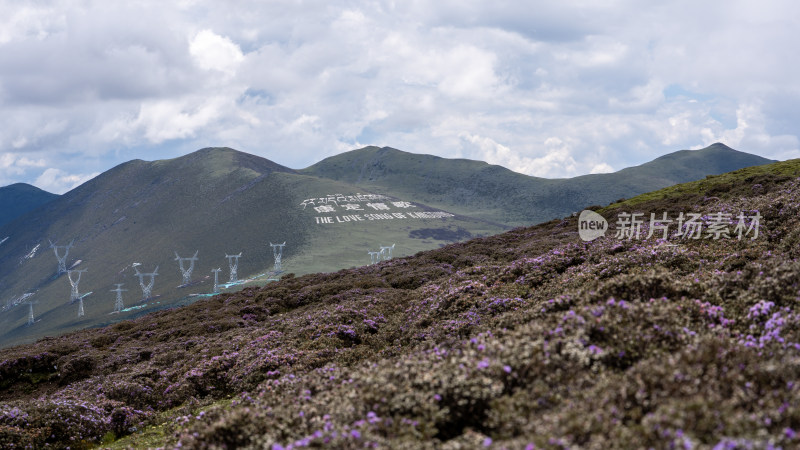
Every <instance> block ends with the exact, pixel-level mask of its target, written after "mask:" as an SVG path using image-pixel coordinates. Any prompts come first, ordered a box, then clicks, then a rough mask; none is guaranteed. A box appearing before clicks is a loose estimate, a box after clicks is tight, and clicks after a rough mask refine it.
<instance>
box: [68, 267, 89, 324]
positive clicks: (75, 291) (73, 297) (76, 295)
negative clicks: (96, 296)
mask: <svg viewBox="0 0 800 450" xmlns="http://www.w3.org/2000/svg"><path fill="white" fill-rule="evenodd" d="M87 270H88V269H81V270H68V271H67V279H69V284H70V286H72V292H71V293H70V296H69V302H70V304H71V303H74V302H75V301H76V300H79V299H80V298H81V294H80V293H79V292H78V283H80V282H81V274H83V273H84V272H86V271H87ZM73 273H77V274H78V278H77V279H75V280H73V279H72V274H73ZM80 310H81V311H82V310H83V308H81V309H80ZM78 315H79V316H82V315H83V314H81V313H80V312H79V313H78Z"/></svg>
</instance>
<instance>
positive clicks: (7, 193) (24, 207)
mask: <svg viewBox="0 0 800 450" xmlns="http://www.w3.org/2000/svg"><path fill="white" fill-rule="evenodd" d="M58 197H59V196H58V194H52V193H50V192H47V191H44V190H42V189H39V188H37V187H36V186H31V185H30V184H25V183H15V184H11V185H8V186H4V187H0V226H3V225H5V224H7V223H8V222H11V221H12V220H14V219H16V218H17V217H19V216H21V215H23V214H25V213H27V212H29V211H32V210H34V209H36V208H38V207H40V206H42V205H44V204H46V203H48V202H50V201H53V200H54V199H56V198H58ZM0 239H2V237H0Z"/></svg>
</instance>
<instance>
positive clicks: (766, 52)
mask: <svg viewBox="0 0 800 450" xmlns="http://www.w3.org/2000/svg"><path fill="white" fill-rule="evenodd" d="M797 17H800V4H797V3H796V2H790V1H783V0H776V1H774V2H768V3H764V4H758V5H757V7H756V6H754V4H753V3H752V2H746V1H744V0H734V1H732V2H721V1H711V2H704V3H702V4H698V3H696V2H689V1H688V0H667V1H665V2H659V3H652V4H646V5H644V4H641V3H635V2H630V1H629V0H618V1H614V2H601V3H591V4H587V3H586V2H583V1H580V0H575V1H564V2H550V3H546V2H542V3H540V4H536V5H535V7H531V5H530V2H521V1H512V0H498V1H497V2H493V3H489V2H483V1H479V0H442V1H437V2H422V1H407V2H392V1H389V0H385V1H383V0H380V1H374V2H373V1H369V2H368V1H359V0H347V1H339V0H332V1H325V2H323V1H321V0H311V1H309V2H295V1H290V0H285V1H271V2H259V1H248V0H244V1H241V2H232V3H231V2H227V3H220V2H212V1H210V0H192V1H182V2H179V3H164V2H155V1H153V0H141V1H138V2H126V3H119V2H101V1H98V0H86V1H83V2H80V3H79V4H76V3H74V2H72V1H68V0H50V1H47V2H37V3H36V4H35V6H32V5H31V4H30V3H14V2H5V3H2V4H0V116H2V117H3V118H4V124H3V127H2V128H0V152H2V154H3V155H5V154H7V153H13V154H14V156H13V157H12V160H11V161H12V162H11V163H9V164H8V166H7V167H5V166H3V165H2V164H3V162H4V161H6V159H3V158H7V157H5V156H3V157H2V158H0V180H12V179H15V178H16V179H17V180H19V181H28V182H32V181H33V180H35V179H36V177H37V176H39V173H38V171H36V172H35V171H34V170H33V169H34V168H42V167H58V168H60V170H63V171H64V172H65V174H66V173H83V172H89V171H92V172H93V171H96V170H106V169H108V168H110V167H111V166H113V165H115V164H118V163H120V162H123V161H125V160H128V159H132V158H145V159H146V158H147V157H149V156H151V155H158V156H163V157H172V156H177V154H178V153H180V152H187V151H190V150H192V149H197V148H201V147H206V146H208V145H230V146H234V147H238V148H240V149H241V150H244V151H249V152H252V153H256V154H259V155H262V156H264V157H267V158H270V159H273V160H275V161H276V162H279V163H282V164H285V165H288V166H290V167H305V166H308V165H310V164H312V163H314V162H316V161H317V160H319V159H320V158H322V157H324V156H329V155H331V154H334V153H336V152H339V151H342V150H349V149H352V148H356V147H358V146H362V145H366V144H377V145H389V146H393V147H397V148H401V149H404V150H408V151H413V152H420V153H432V154H437V155H440V156H445V157H455V156H465V157H471V158H476V159H477V158H480V159H486V160H488V161H489V162H492V163H496V164H501V165H504V166H506V167H509V168H510V169H512V170H517V171H520V172H524V173H530V174H535V175H539V176H549V177H564V176H573V175H579V174H584V173H589V172H592V171H601V170H608V169H610V168H611V167H615V168H622V167H627V166H631V165H635V164H640V163H643V162H646V161H648V160H651V159H653V158H655V157H657V156H660V155H662V154H664V153H666V152H670V151H674V150H678V149H681V148H697V147H699V146H704V145H707V144H710V143H713V142H716V141H723V142H725V143H727V144H728V145H731V146H733V147H734V148H737V149H740V150H743V151H749V152H754V153H758V154H761V155H764V156H768V157H772V158H786V157H797V156H800V143H799V142H798V136H800V129H798V127H799V126H798V124H800V110H798V108H797V106H796V105H797V104H800V79H798V78H797V77H796V76H794V74H796V73H797V72H798V71H799V70H800V61H799V60H798V59H797V58H795V57H794V53H795V50H794V46H793V45H791V44H792V43H793V42H797V41H798V40H800V31H798V30H800V26H798V25H800V24H798V23H797V19H796V18H797ZM675 92H678V95H676V94H675ZM681 92H689V93H691V95H681V94H680V93H681ZM285 148H292V149H295V150H296V151H293V152H291V153H287V152H285V151H284V149H285ZM87 157H91V158H92V163H91V164H92V166H91V169H84V168H82V167H81V166H82V164H83V161H85V160H86V158H87ZM22 158H28V161H29V162H36V164H38V165H34V164H27V165H26V163H25V162H24V160H23V159H22Z"/></svg>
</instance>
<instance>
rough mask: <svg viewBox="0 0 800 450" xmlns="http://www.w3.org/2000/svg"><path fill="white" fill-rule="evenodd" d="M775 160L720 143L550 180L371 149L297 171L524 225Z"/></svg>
mask: <svg viewBox="0 0 800 450" xmlns="http://www.w3.org/2000/svg"><path fill="white" fill-rule="evenodd" d="M771 162H774V161H772V160H769V159H766V158H762V157H760V156H756V155H751V154H748V153H744V152H740V151H737V150H733V149H731V148H730V147H727V146H726V145H724V144H720V143H717V144H713V145H711V146H709V147H706V148H704V149H701V150H680V151H677V152H674V153H670V154H668V155H664V156H661V157H659V158H656V159H655V160H653V161H650V162H648V163H645V164H642V165H639V166H635V167H629V168H626V169H622V170H620V171H618V172H614V173H608V174H592V175H582V176H578V177H574V178H554V179H551V178H539V177H532V176H528V175H523V174H520V173H517V172H513V171H511V170H509V169H506V168H504V167H501V166H497V165H491V164H488V163H486V162H482V161H472V160H467V159H445V158H440V157H436V156H430V155H417V154H412V153H407V152H403V151H401V150H397V149H393V148H390V147H383V148H378V147H365V148H362V149H358V150H353V151H350V152H345V153H341V154H339V155H335V156H331V157H329V158H326V159H324V160H322V161H320V162H319V163H317V164H314V165H312V166H310V167H308V168H306V169H303V170H300V171H299V172H301V173H308V174H313V175H316V176H319V177H324V178H331V179H335V180H340V181H345V182H348V183H352V184H356V185H358V186H362V187H364V188H365V189H370V190H373V191H375V192H388V191H392V192H395V193H397V194H398V195H412V194H414V195H415V196H416V198H418V199H419V201H422V202H425V203H426V204H429V205H431V206H434V207H437V208H441V209H445V210H449V211H457V212H460V213H469V214H470V215H472V216H473V217H480V218H482V219H487V220H495V221H497V222H501V223H505V224H508V225H512V226H525V225H530V224H533V223H539V222H545V221H548V220H551V219H553V218H555V217H564V216H566V215H569V214H571V213H572V212H575V211H579V210H581V209H583V208H585V207H586V206H589V205H599V204H607V203H610V202H612V201H615V200H617V199H619V198H620V197H632V196H634V195H639V194H643V193H645V192H650V191H654V190H656V189H661V188H664V187H667V186H672V185H674V184H678V183H685V182H688V181H694V180H697V179H701V178H703V177H705V176H707V175H718V174H721V173H725V172H730V171H732V170H736V169H741V168H743V167H749V166H756V165H762V164H768V163H771Z"/></svg>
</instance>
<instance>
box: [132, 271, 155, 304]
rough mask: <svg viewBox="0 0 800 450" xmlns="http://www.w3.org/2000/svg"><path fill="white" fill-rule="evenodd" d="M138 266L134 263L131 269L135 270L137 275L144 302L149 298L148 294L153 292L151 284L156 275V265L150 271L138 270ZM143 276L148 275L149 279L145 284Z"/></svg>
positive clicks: (153, 282)
mask: <svg viewBox="0 0 800 450" xmlns="http://www.w3.org/2000/svg"><path fill="white" fill-rule="evenodd" d="M138 266H139V265H138V264H137V265H134V266H133V270H135V271H136V276H137V277H139V286H141V288H142V301H143V302H144V301H147V299H149V298H150V294H151V293H152V292H153V285H154V284H155V282H156V275H158V266H156V269H155V270H154V271H153V272H151V273H141V272H139V268H138ZM144 277H150V281H149V282H148V283H147V284H144Z"/></svg>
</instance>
